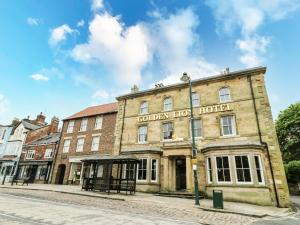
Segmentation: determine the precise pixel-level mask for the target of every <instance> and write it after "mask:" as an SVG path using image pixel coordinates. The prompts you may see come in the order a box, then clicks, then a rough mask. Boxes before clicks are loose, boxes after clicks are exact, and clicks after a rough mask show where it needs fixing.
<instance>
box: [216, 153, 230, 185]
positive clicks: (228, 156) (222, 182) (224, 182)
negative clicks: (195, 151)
mask: <svg viewBox="0 0 300 225" xmlns="http://www.w3.org/2000/svg"><path fill="white" fill-rule="evenodd" d="M217 157H222V158H223V157H227V158H228V169H229V176H230V181H219V177H218V164H217ZM223 164H224V163H223V161H222V165H223ZM215 168H216V182H217V184H232V172H231V163H230V155H216V156H215ZM222 169H223V170H224V168H222ZM223 175H224V174H223Z"/></svg>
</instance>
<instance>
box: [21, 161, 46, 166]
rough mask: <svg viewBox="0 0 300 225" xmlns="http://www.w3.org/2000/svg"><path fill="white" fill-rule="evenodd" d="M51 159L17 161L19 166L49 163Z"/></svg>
mask: <svg viewBox="0 0 300 225" xmlns="http://www.w3.org/2000/svg"><path fill="white" fill-rule="evenodd" d="M51 163H52V161H44V160H43V161H22V162H20V163H19V165H20V166H23V165H49V164H51Z"/></svg>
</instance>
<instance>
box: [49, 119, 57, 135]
mask: <svg viewBox="0 0 300 225" xmlns="http://www.w3.org/2000/svg"><path fill="white" fill-rule="evenodd" d="M58 124H59V119H58V118H57V117H56V116H54V117H52V120H51V123H50V128H49V134H50V133H56V132H57V130H58Z"/></svg>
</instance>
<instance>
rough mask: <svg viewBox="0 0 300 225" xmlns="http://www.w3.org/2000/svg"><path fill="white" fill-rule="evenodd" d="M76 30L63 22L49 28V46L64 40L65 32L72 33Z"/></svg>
mask: <svg viewBox="0 0 300 225" xmlns="http://www.w3.org/2000/svg"><path fill="white" fill-rule="evenodd" d="M75 32H77V31H76V30H74V29H72V28H70V27H69V25H67V24H63V25H61V26H59V27H56V28H54V29H53V30H51V35H50V38H49V44H50V45H51V46H55V45H57V44H58V43H60V42H61V41H64V40H66V38H67V34H72V33H75Z"/></svg>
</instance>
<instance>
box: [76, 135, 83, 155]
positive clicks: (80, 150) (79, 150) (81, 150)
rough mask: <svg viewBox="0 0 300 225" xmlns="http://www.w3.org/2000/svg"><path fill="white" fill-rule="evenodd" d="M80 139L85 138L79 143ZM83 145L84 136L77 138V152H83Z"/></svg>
mask: <svg viewBox="0 0 300 225" xmlns="http://www.w3.org/2000/svg"><path fill="white" fill-rule="evenodd" d="M80 140H83V142H82V144H81V145H79V141H80ZM79 146H82V149H79ZM83 147H84V138H78V139H77V144H76V152H83Z"/></svg>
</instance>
